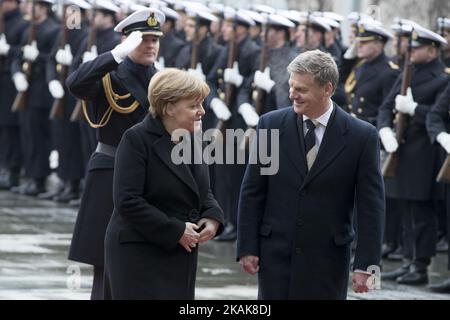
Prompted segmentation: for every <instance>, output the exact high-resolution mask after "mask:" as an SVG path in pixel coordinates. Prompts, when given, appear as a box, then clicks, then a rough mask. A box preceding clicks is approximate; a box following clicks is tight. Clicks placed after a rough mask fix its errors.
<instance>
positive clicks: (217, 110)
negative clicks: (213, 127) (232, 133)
mask: <svg viewBox="0 0 450 320" xmlns="http://www.w3.org/2000/svg"><path fill="white" fill-rule="evenodd" d="M210 107H211V110H212V111H213V112H214V114H215V115H216V117H217V119H220V120H223V121H227V120H228V119H230V117H231V112H230V109H228V107H227V106H226V104H225V103H223V101H222V100H220V99H219V98H214V99H212V101H211V104H210Z"/></svg>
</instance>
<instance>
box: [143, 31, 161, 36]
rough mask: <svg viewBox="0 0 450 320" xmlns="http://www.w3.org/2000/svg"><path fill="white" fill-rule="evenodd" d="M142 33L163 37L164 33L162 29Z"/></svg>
mask: <svg viewBox="0 0 450 320" xmlns="http://www.w3.org/2000/svg"><path fill="white" fill-rule="evenodd" d="M142 34H143V35H144V36H156V37H161V36H162V35H163V32H162V31H143V32H142Z"/></svg>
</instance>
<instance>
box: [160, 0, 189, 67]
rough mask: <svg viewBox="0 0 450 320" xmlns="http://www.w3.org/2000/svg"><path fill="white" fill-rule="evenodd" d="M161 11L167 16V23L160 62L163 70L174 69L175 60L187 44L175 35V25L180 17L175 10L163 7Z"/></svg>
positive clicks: (165, 24) (162, 40) (163, 28)
mask: <svg viewBox="0 0 450 320" xmlns="http://www.w3.org/2000/svg"><path fill="white" fill-rule="evenodd" d="M161 11H162V12H163V13H164V14H165V15H166V22H165V23H164V26H163V27H162V30H163V32H164V35H163V36H162V37H161V40H160V42H161V46H160V49H159V51H160V53H159V56H160V58H159V59H158V62H159V64H160V66H161V68H173V67H174V66H175V60H176V58H177V55H178V54H179V53H180V50H181V49H182V48H183V46H184V45H185V42H184V41H183V40H181V39H179V38H178V37H177V36H176V35H175V23H176V21H177V20H178V18H179V17H180V15H179V14H178V13H177V12H176V11H175V10H173V9H170V8H168V7H162V8H161Z"/></svg>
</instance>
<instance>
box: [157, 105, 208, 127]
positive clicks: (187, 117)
mask: <svg viewBox="0 0 450 320" xmlns="http://www.w3.org/2000/svg"><path fill="white" fill-rule="evenodd" d="M202 103H203V100H192V99H183V100H180V101H178V102H176V103H173V104H172V103H171V104H170V105H169V106H168V107H167V114H166V115H165V116H164V117H165V118H166V119H164V120H166V121H165V122H166V123H167V124H168V125H169V126H170V127H171V128H172V129H185V130H187V131H189V132H191V133H193V132H194V131H197V130H198V129H200V126H201V120H202V117H203V115H204V114H205V109H203V106H202Z"/></svg>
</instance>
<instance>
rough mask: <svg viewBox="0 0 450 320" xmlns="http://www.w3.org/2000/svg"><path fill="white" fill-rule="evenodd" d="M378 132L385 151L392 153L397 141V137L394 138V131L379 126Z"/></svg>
mask: <svg viewBox="0 0 450 320" xmlns="http://www.w3.org/2000/svg"><path fill="white" fill-rule="evenodd" d="M379 134H380V139H381V142H382V143H383V146H384V149H385V150H386V152H388V153H393V152H395V151H397V149H398V142H397V139H396V138H395V134H394V131H392V129H391V128H389V127H384V128H381V130H380V132H379Z"/></svg>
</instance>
